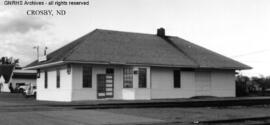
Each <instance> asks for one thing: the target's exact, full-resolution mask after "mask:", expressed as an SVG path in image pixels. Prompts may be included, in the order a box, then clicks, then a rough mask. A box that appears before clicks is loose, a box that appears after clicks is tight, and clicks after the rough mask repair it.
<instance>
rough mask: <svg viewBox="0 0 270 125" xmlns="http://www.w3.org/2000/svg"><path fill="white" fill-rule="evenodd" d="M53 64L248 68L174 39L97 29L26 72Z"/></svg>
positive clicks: (204, 49) (35, 64)
mask: <svg viewBox="0 0 270 125" xmlns="http://www.w3.org/2000/svg"><path fill="white" fill-rule="evenodd" d="M56 62H64V63H94V64H120V65H148V66H161V67H162V66H164V67H186V68H215V69H236V70H242V69H250V68H251V67H249V66H247V65H245V64H242V63H240V62H237V61H235V60H233V59H230V58H228V57H225V56H223V55H220V54H218V53H215V52H213V51H210V50H208V49H206V48H203V47H201V46H198V45H195V44H193V43H191V42H188V41H186V40H184V39H181V38H179V37H175V36H166V37H160V36H157V35H153V34H142V33H131V32H120V31H112V30H101V29H96V30H94V31H93V32H90V33H88V34H86V35H84V36H83V37H81V38H79V39H77V40H75V41H73V42H71V43H69V44H67V45H65V46H63V47H62V48H60V49H58V50H56V51H54V52H52V53H50V54H49V55H47V60H46V61H43V62H38V61H37V60H36V61H34V62H33V63H31V64H29V65H28V66H26V67H28V68H29V69H31V68H32V69H35V68H39V66H41V65H47V64H52V63H56Z"/></svg>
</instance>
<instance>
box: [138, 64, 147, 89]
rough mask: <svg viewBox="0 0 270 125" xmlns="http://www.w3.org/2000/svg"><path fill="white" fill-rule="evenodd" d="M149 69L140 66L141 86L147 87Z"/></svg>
mask: <svg viewBox="0 0 270 125" xmlns="http://www.w3.org/2000/svg"><path fill="white" fill-rule="evenodd" d="M146 72H147V70H146V68H139V88H147V73H146Z"/></svg>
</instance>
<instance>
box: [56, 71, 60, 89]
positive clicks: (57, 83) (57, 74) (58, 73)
mask: <svg viewBox="0 0 270 125" xmlns="http://www.w3.org/2000/svg"><path fill="white" fill-rule="evenodd" d="M56 88H60V70H59V69H58V70H56Z"/></svg>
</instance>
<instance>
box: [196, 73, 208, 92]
mask: <svg viewBox="0 0 270 125" xmlns="http://www.w3.org/2000/svg"><path fill="white" fill-rule="evenodd" d="M195 84H196V96H210V95H211V73H210V72H207V71H197V72H195Z"/></svg>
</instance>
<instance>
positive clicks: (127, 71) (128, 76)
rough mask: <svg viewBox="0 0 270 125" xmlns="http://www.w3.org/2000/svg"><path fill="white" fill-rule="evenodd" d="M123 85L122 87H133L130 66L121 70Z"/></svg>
mask: <svg viewBox="0 0 270 125" xmlns="http://www.w3.org/2000/svg"><path fill="white" fill-rule="evenodd" d="M123 73H124V75H123V77H124V78H123V79H124V81H123V83H124V84H123V87H124V88H132V87H133V69H132V68H124V70H123Z"/></svg>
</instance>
